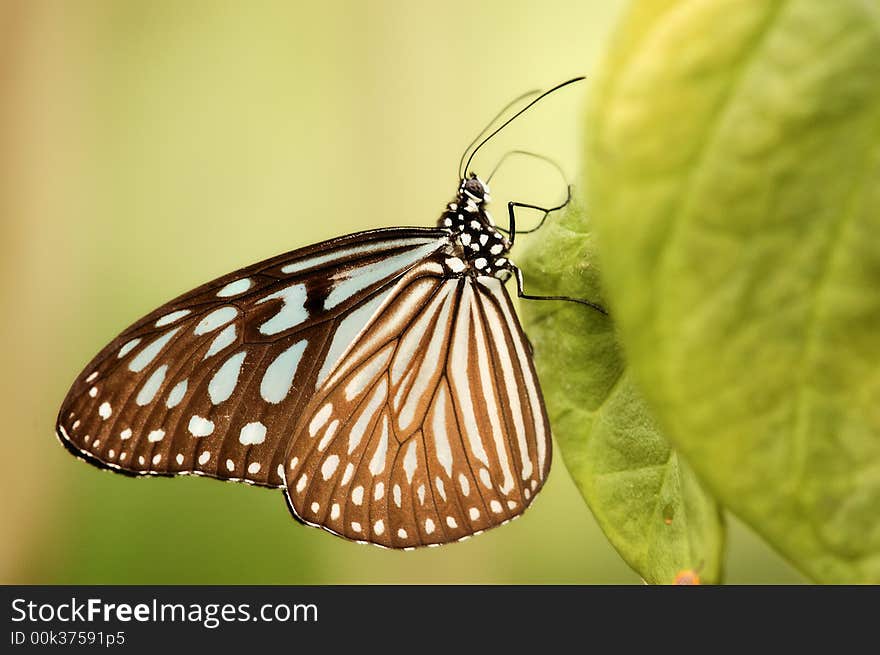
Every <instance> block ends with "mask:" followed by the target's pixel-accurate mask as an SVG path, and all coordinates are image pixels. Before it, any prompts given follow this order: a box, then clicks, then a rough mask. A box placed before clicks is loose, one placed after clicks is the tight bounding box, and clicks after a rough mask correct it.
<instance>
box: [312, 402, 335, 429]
mask: <svg viewBox="0 0 880 655" xmlns="http://www.w3.org/2000/svg"><path fill="white" fill-rule="evenodd" d="M332 413H333V403H327V404H326V405H324V406H323V407H321V409H319V410H318V413H317V414H315V415H314V417H312V420H311V421H310V422H309V436H310V437H314V436H315V435H316V434H318V430H320V429H321V428H323V427H324V425H326V423H327V419H329V418H330V415H331V414H332Z"/></svg>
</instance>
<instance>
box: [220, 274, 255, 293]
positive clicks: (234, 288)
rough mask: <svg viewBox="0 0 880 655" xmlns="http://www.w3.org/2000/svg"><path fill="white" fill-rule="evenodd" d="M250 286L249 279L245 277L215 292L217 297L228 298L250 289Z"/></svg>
mask: <svg viewBox="0 0 880 655" xmlns="http://www.w3.org/2000/svg"><path fill="white" fill-rule="evenodd" d="M252 284H253V283H252V282H251V279H250V278H247V277H245V278H242V279H240V280H236V281H235V282H230V283H229V284H227V285H226V286H225V287H223V288H222V289H220V291H218V292H217V297H218V298H229V297H230V296H237V295H238V294H240V293H244V292H245V291H247V290H248V289H250V288H251V285H252Z"/></svg>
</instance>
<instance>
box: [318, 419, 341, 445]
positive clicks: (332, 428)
mask: <svg viewBox="0 0 880 655" xmlns="http://www.w3.org/2000/svg"><path fill="white" fill-rule="evenodd" d="M338 429H339V419H338V418H335V419H333V422H332V423H330V425H328V426H327V429H326V430H325V431H324V436H323V437H321V441H319V442H318V451H320V452H324V449H325V448H327V446H329V445H330V442H331V441H332V440H333V437H334V436H335V435H336V430H338Z"/></svg>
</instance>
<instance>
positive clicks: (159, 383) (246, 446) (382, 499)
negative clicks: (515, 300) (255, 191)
mask: <svg viewBox="0 0 880 655" xmlns="http://www.w3.org/2000/svg"><path fill="white" fill-rule="evenodd" d="M572 81H576V80H570V81H569V82H566V83H564V84H563V85H559V86H558V87H554V89H551V90H550V91H548V92H546V93H545V94H543V95H541V96H540V97H539V98H538V99H540V98H541V97H544V95H546V94H547V93H550V92H552V91H554V90H555V89H556V88H560V87H561V86H564V85H565V84H568V83H571V82H572ZM534 102H537V100H535V101H533V102H532V103H531V104H534ZM531 104H530V105H529V106H531ZM527 108H528V107H527ZM523 111H524V110H523ZM520 113H521V112H520ZM517 115H519V114H517ZM511 120H512V119H511ZM508 122H509V121H508ZM505 124H506V123H505ZM502 127H503V125H502ZM499 129H500V128H499ZM484 132H485V130H484ZM495 133H497V130H496V132H493V134H492V135H494V134H495ZM492 135H490V137H487V139H486V140H488V138H491V136H492ZM483 143H485V141H483ZM471 145H473V144H471ZM480 145H482V144H480ZM469 148H470V146H469ZM477 149H479V146H478V148H477ZM475 152H476V151H474V152H472V153H471V159H472V158H473V154H475ZM469 164H470V159H469V160H468V165H469ZM466 169H467V166H466V167H465V170H466ZM460 170H461V168H460ZM459 177H460V182H459V186H458V189H457V192H456V195H455V198H454V200H453V201H452V202H450V203H449V204H448V205H447V206H446V208H445V210H444V211H443V212H442V215H441V217H440V219H439V221H438V223H437V226H436V227H434V228H420V227H394V228H386V229H376V230H369V231H365V232H359V233H356V234H351V235H348V236H343V237H339V238H336V239H331V240H329V241H325V242H323V243H319V244H316V245H311V246H307V247H305V248H300V249H298V250H294V251H292V252H289V253H286V254H283V255H280V256H277V257H274V258H271V259H268V260H265V261H262V262H259V263H257V264H254V265H252V266H248V267H246V268H243V269H241V270H239V271H236V272H234V273H230V274H228V275H225V276H223V277H220V278H218V279H216V280H213V281H211V282H208V283H207V284H204V285H202V286H200V287H198V288H196V289H194V290H192V291H190V292H188V293H185V294H183V295H181V296H179V297H178V298H175V299H174V300H172V301H170V302H168V303H166V304H165V305H163V306H161V307H159V308H158V309H156V310H155V311H153V312H152V313H150V314H148V315H147V316H145V317H144V318H142V319H141V320H139V321H137V322H136V323H134V324H133V325H132V326H130V327H129V328H128V329H126V330H125V331H124V332H122V334H120V335H119V336H118V337H117V338H116V339H115V340H113V341H112V342H111V343H110V344H108V345H107V346H106V347H105V348H104V349H103V350H101V352H99V353H98V355H97V356H96V357H95V358H94V359H93V360H92V361H91V362H90V363H89V364H88V366H86V368H85V369H84V370H83V372H82V373H81V374H80V376H79V377H78V378H77V379H76V381H75V382H74V383H73V386H72V387H71V389H70V391H69V392H68V394H67V397H66V398H65V400H64V402H63V404H62V406H61V409H60V411H59V414H58V419H57V424H56V433H57V435H58V437H59V438H60V440H61V442H62V444H63V445H64V446H65V447H67V448H68V450H70V451H71V452H72V453H73V454H75V455H77V456H78V457H80V458H82V459H84V460H86V461H87V462H89V463H92V464H95V465H97V466H99V467H101V468H105V469H110V470H113V471H117V472H120V473H125V474H130V475H202V476H208V477H214V478H219V479H222V480H230V481H240V482H246V483H249V484H254V485H259V486H266V487H279V488H281V489H283V491H284V494H285V497H286V499H287V503H288V506H289V508H290V510H291V512H292V513H293V515H294V517H295V518H296V519H298V520H299V521H301V522H302V523H305V524H308V525H313V526H318V527H321V528H324V529H325V530H328V531H330V532H332V533H334V534H337V535H340V536H342V537H345V538H348V539H351V540H355V541H359V542H368V543H373V544H377V545H381V546H385V547H390V548H414V547H419V546H434V545H440V544H444V543H448V542H452V541H458V540H461V539H464V538H466V537H469V536H471V535H474V534H479V533H481V532H483V531H484V530H487V529H489V528H492V527H495V526H497V525H500V524H504V523H506V522H508V521H510V520H511V519H513V518H516V517H517V516H519V515H520V514H521V513H522V512H523V511H524V510H525V509H526V508H527V507H528V506H529V505H530V504H531V502H532V501H533V500H534V498H535V496H536V495H537V494H538V493H539V492H540V491H541V488H542V487H543V485H544V482H545V480H546V478H547V474H548V472H549V470H550V462H551V441H550V427H549V424H548V420H547V413H546V410H545V407H544V401H543V398H542V394H541V388H540V384H539V381H538V378H537V376H536V373H535V367H534V364H533V362H532V352H531V346H530V345H529V342H528V340H527V338H526V336H525V335H524V333H523V330H522V328H521V327H520V324H519V321H518V320H517V317H516V313H515V311H514V307H513V304H512V302H511V297H510V295H509V294H508V292H507V289H506V287H505V283H506V282H507V281H508V280H509V279H510V278H512V277H514V278H515V279H516V280H517V289H518V292H519V295H521V296H523V297H533V296H528V295H527V294H524V293H523V290H522V274H521V272H520V271H519V269H518V268H517V267H516V266H515V265H514V264H513V262H511V261H510V260H509V258H508V257H507V255H508V252H509V250H510V248H511V246H512V245H513V238H514V235H515V234H516V229H515V223H514V217H515V214H514V208H515V206H517V205H518V206H527V207H532V205H522V204H519V203H510V204H509V205H508V210H509V216H510V220H511V224H510V225H509V230H502V229H501V228H500V227H498V226H496V225H495V223H494V221H493V219H492V217H491V215H490V214H489V212H488V210H487V204H488V203H489V201H490V199H491V198H490V191H489V187H488V185H487V183H486V182H483V181H482V180H481V179H480V178H479V177H478V176H477V175H476V174H474V173H470V174H469V175H465V174H460V176H459ZM552 209H556V208H552ZM552 209H551V210H545V211H546V212H549V211H552ZM545 217H546V213H545ZM505 233H506V234H505ZM554 298H555V297H554ZM585 302H586V301H585ZM586 304H588V305H590V306H593V307H595V308H597V309H600V311H601V308H599V307H598V306H595V305H592V303H589V302H586Z"/></svg>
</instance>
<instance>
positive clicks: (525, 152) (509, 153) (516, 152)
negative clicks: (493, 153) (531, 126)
mask: <svg viewBox="0 0 880 655" xmlns="http://www.w3.org/2000/svg"><path fill="white" fill-rule="evenodd" d="M514 155H523V156H524V157H534V158H535V159H540V160H542V161H545V162H547V163H548V164H550V165H551V166H552V167H553V168H555V169H556V170H557V171H558V172H559V175H560V176H561V177H562V180H563V181H566V180H567V179H568V178H566V177H565V171H564V170H562V166H560V165H559V164H558V163H557V162H556V161H555V160H553V159H550V157H548V156H547V155H542V154H541V153H538V152H531V151H530V150H508V151H507V152H506V153H504V156H503V157H501V159H499V160H498V163H497V164H495V167H494V168H493V169H492V172H491V173H489V177H487V178H486V184H489V182H491V181H492V178H493V177H495V173H497V172H498V169H499V168H501V164H503V163H504V162H505V161H507V160H508V159H510V158H511V157H513V156H514Z"/></svg>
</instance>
